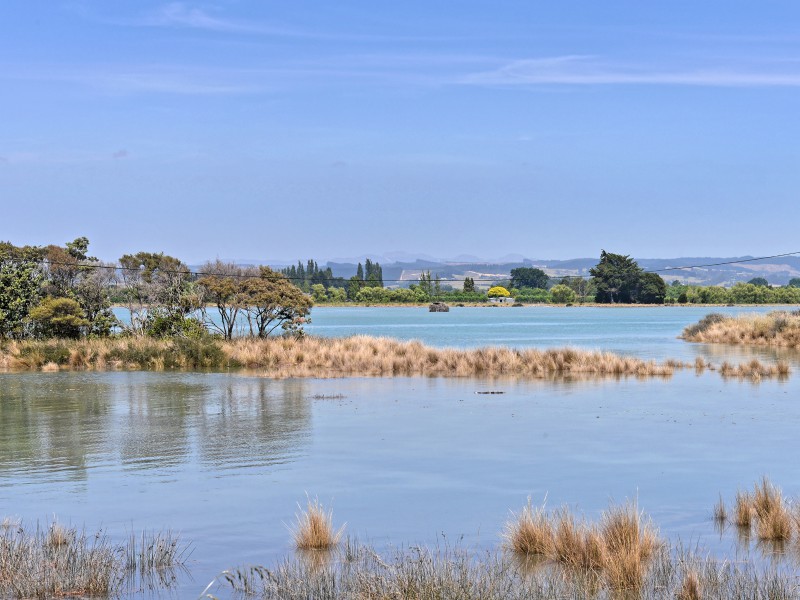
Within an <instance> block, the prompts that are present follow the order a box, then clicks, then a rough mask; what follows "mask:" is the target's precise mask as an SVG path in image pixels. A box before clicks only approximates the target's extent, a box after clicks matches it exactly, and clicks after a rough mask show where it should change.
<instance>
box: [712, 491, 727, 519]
mask: <svg viewBox="0 0 800 600" xmlns="http://www.w3.org/2000/svg"><path fill="white" fill-rule="evenodd" d="M727 521H728V508H727V507H726V506H725V500H723V499H722V494H720V495H719V500H718V501H717V503H716V504H715V505H714V522H715V523H717V524H718V525H725V523H726V522H727Z"/></svg>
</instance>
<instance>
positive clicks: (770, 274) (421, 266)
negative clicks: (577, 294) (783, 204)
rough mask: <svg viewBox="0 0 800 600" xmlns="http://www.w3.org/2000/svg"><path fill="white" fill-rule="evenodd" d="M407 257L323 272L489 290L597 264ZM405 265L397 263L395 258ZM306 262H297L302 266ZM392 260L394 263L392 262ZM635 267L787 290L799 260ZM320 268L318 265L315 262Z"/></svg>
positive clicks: (695, 260) (691, 260)
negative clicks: (367, 273) (538, 273)
mask: <svg viewBox="0 0 800 600" xmlns="http://www.w3.org/2000/svg"><path fill="white" fill-rule="evenodd" d="M410 256H412V255H409V254H407V253H401V252H393V253H387V254H385V255H375V254H369V255H364V256H363V257H354V258H349V259H340V260H333V261H328V262H327V263H325V264H324V266H327V267H330V268H331V270H332V271H333V274H334V276H335V277H344V278H349V277H352V276H353V275H355V273H356V268H357V264H358V262H361V263H362V264H363V263H364V260H366V258H367V257H369V258H370V259H371V260H373V261H378V262H380V263H381V267H382V268H383V279H384V281H385V282H386V285H387V286H390V287H395V286H398V285H399V286H406V285H409V284H411V283H414V282H416V281H417V280H418V279H419V275H420V274H421V273H422V272H423V271H430V272H431V274H433V275H438V276H439V277H440V278H441V279H442V281H443V283H445V284H447V283H450V284H451V285H453V286H455V287H460V286H461V285H462V282H463V280H464V277H472V278H473V279H475V283H476V284H478V285H479V287H488V286H489V284H491V283H493V282H495V281H500V280H503V279H508V278H509V277H510V276H511V269H515V268H517V267H536V268H539V269H542V270H543V271H544V272H545V273H547V274H548V275H550V276H551V277H555V278H558V277H564V276H573V277H574V276H578V277H589V269H591V268H592V267H593V266H595V265H596V264H597V261H598V259H597V258H571V259H567V260H555V259H529V258H522V257H520V256H518V255H508V256H505V257H500V258H498V259H495V260H486V261H484V260H481V259H480V258H476V257H473V256H468V255H461V256H457V257H454V259H466V260H446V259H437V258H435V257H428V256H424V257H422V258H413V259H412V258H408V257H410ZM401 257H402V258H403V259H404V260H397V259H398V258H401ZM307 258H308V257H305V258H302V259H300V260H301V262H303V263H304V264H305V262H306V260H307ZM392 258H394V260H392ZM634 258H635V259H636V261H637V262H638V263H639V266H641V267H642V268H643V269H644V270H646V271H655V272H657V273H658V274H659V275H661V277H663V278H664V280H665V281H666V282H667V283H668V284H669V283H672V282H673V281H675V280H678V281H680V282H681V283H691V284H697V285H725V286H730V285H733V284H734V283H736V282H739V281H749V280H750V279H752V278H754V277H764V278H765V279H766V280H767V281H769V282H770V283H771V284H772V285H786V284H787V283H788V282H789V280H790V279H792V278H794V277H800V256H785V257H782V258H773V259H760V260H757V261H752V262H739V263H736V264H717V265H716V266H708V267H701V268H693V269H680V267H691V266H694V265H714V264H716V263H731V262H734V261H742V260H744V261H748V260H750V259H752V258H753V257H752V256H740V257H719V256H716V257H715V256H686V257H681V258H638V257H634ZM509 259H513V260H509ZM235 262H236V263H238V264H251V265H252V264H269V265H271V266H272V267H274V268H281V267H284V266H286V265H287V264H296V262H297V261H286V260H256V259H247V260H235ZM318 263H319V265H320V266H323V261H321V260H318Z"/></svg>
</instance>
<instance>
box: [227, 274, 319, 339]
mask: <svg viewBox="0 0 800 600" xmlns="http://www.w3.org/2000/svg"><path fill="white" fill-rule="evenodd" d="M240 287H241V288H243V290H244V295H245V302H246V305H245V316H246V317H247V322H248V324H249V326H250V335H254V336H257V337H260V338H265V337H267V336H268V335H270V334H271V333H272V332H273V331H275V330H276V329H277V328H278V327H280V328H281V329H283V331H285V332H291V333H297V332H299V331H302V326H303V325H304V324H305V323H307V322H308V318H307V317H308V314H309V313H310V312H311V307H312V306H313V304H314V302H313V300H312V299H311V298H310V297H309V296H307V295H306V294H304V293H303V291H302V290H301V289H300V288H299V287H297V286H296V285H294V284H293V283H291V282H290V281H289V280H288V279H286V277H284V276H283V275H282V274H280V273H276V272H275V271H273V270H272V269H270V268H269V267H263V266H262V267H259V277H246V278H244V279H242V280H241V281H240Z"/></svg>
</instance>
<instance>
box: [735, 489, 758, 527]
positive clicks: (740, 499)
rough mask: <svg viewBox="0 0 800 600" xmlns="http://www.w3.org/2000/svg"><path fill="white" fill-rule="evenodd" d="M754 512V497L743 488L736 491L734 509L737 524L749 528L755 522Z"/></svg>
mask: <svg viewBox="0 0 800 600" xmlns="http://www.w3.org/2000/svg"><path fill="white" fill-rule="evenodd" d="M754 512H755V509H754V507H753V497H752V496H751V495H750V494H749V493H748V492H745V491H742V490H739V491H738V492H736V502H735V504H734V509H733V514H734V523H736V526H737V527H741V528H743V529H748V530H749V529H750V527H751V526H752V524H753V514H754Z"/></svg>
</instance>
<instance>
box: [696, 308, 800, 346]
mask: <svg viewBox="0 0 800 600" xmlns="http://www.w3.org/2000/svg"><path fill="white" fill-rule="evenodd" d="M681 337H682V338H683V339H685V340H687V341H690V342H707V343H716V344H750V345H755V346H783V347H789V348H797V347H800V313H798V312H797V311H793V312H786V311H773V312H770V313H768V314H766V315H739V316H737V317H725V316H723V315H719V314H714V313H712V314H710V315H707V316H706V317H704V318H703V319H702V320H701V321H700V322H698V323H696V324H694V325H690V326H689V327H687V328H686V329H684V330H683V334H682V335H681Z"/></svg>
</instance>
